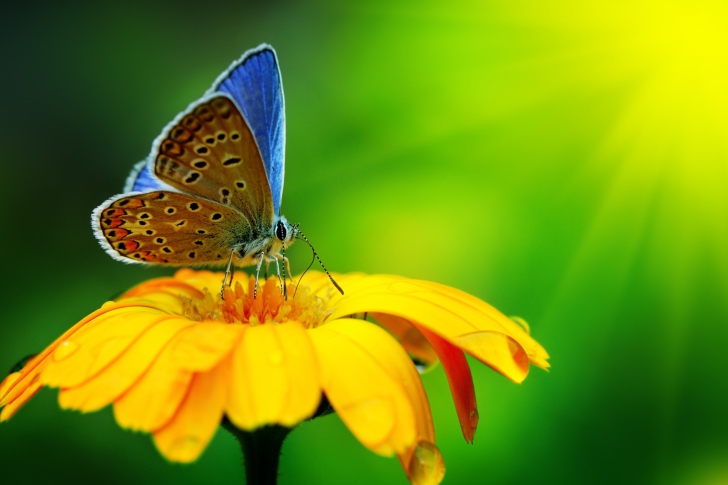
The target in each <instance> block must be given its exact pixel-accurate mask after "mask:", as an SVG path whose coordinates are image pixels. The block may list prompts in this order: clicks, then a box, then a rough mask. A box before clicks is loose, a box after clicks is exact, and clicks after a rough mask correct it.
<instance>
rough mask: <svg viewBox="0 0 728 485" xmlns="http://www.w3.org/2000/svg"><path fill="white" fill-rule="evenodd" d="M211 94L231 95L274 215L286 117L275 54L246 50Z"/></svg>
mask: <svg viewBox="0 0 728 485" xmlns="http://www.w3.org/2000/svg"><path fill="white" fill-rule="evenodd" d="M212 92H223V93H227V94H229V95H230V96H232V98H233V99H234V100H235V102H236V103H237V104H238V106H239V107H240V109H242V111H243V115H244V116H245V118H246V119H247V120H248V124H249V125H250V128H251V129H252V130H253V136H255V141H256V142H257V143H258V148H259V149H260V154H261V156H262V157H263V164H264V165H265V171H266V174H267V175H268V184H269V185H270V191H271V194H272V196H273V208H274V209H275V214H276V215H278V214H279V213H280V207H281V197H282V196H283V175H284V172H285V145H286V119H285V117H286V115H285V110H284V100H283V85H282V84H281V73H280V70H279V68H278V58H277V57H276V52H275V51H274V50H273V48H272V47H271V46H269V45H267V44H261V45H259V46H258V47H256V48H255V49H251V50H249V51H248V52H246V53H245V54H243V56H242V57H241V58H240V59H239V60H237V61H235V62H234V63H233V64H232V65H231V66H230V67H229V68H228V69H227V70H226V71H225V72H223V73H222V74H221V75H220V77H218V78H217V80H216V81H215V83H214V84H213V85H212V88H210V90H209V91H208V93H212Z"/></svg>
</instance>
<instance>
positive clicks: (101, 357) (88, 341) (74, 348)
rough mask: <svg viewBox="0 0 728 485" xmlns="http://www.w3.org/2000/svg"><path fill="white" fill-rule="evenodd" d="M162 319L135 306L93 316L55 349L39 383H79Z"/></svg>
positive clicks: (51, 384)
mask: <svg viewBox="0 0 728 485" xmlns="http://www.w3.org/2000/svg"><path fill="white" fill-rule="evenodd" d="M166 318H170V317H169V316H168V315H166V314H165V313H163V312H160V311H158V310H154V309H149V308H139V307H138V306H134V307H122V308H115V309H112V310H110V311H108V312H106V313H104V314H102V315H99V316H97V317H96V318H94V319H93V320H91V321H89V322H88V323H87V324H86V325H85V326H84V327H83V328H80V329H79V330H78V332H76V333H75V334H73V335H71V336H68V337H67V338H66V339H65V340H64V341H62V342H60V343H59V344H58V345H57V346H56V348H55V350H54V351H53V354H52V356H51V357H50V359H49V360H48V366H47V367H46V368H45V369H44V370H43V374H42V381H43V384H46V385H48V386H52V387H72V386H77V385H80V384H82V383H83V382H85V381H86V380H88V379H89V378H91V377H93V376H94V375H96V374H98V373H99V372H100V371H101V370H103V369H104V368H105V367H106V366H107V365H109V364H110V363H111V362H113V361H114V360H115V359H116V358H118V357H119V355H120V354H122V353H124V351H126V349H127V348H129V347H131V346H132V345H133V344H134V343H135V341H136V340H137V339H138V338H139V337H140V335H143V334H144V332H146V331H147V330H148V329H149V328H152V327H154V326H155V325H156V324H157V323H158V322H159V321H160V320H163V319H166ZM172 318H173V317H172Z"/></svg>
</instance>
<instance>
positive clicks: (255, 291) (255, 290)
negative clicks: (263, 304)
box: [253, 251, 265, 300]
mask: <svg viewBox="0 0 728 485" xmlns="http://www.w3.org/2000/svg"><path fill="white" fill-rule="evenodd" d="M263 259H265V253H264V252H262V251H261V253H260V259H259V260H258V264H257V266H256V267H255V288H254V289H253V300H255V299H256V298H257V297H258V277H259V276H260V267H261V266H263Z"/></svg>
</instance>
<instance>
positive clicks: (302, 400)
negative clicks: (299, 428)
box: [226, 322, 321, 430]
mask: <svg viewBox="0 0 728 485" xmlns="http://www.w3.org/2000/svg"><path fill="white" fill-rule="evenodd" d="M241 328H245V331H244V332H243V336H242V340H241V342H240V344H239V345H238V346H237V349H236V350H235V352H234V355H233V359H232V373H231V374H232V377H231V379H232V381H231V382H232V388H231V392H230V397H229V400H228V403H227V408H226V412H227V415H228V417H229V418H230V421H232V422H233V424H235V426H237V427H238V428H240V429H245V430H252V429H255V428H258V427H260V426H264V425H267V424H280V425H282V426H289V427H290V426H294V425H296V424H298V423H299V422H301V421H302V420H304V419H306V418H308V417H309V416H311V415H312V414H313V413H314V412H315V411H316V408H317V406H318V404H319V401H320V399H321V388H320V387H319V383H318V370H317V369H318V363H317V361H316V356H315V354H314V352H313V347H312V345H311V341H310V339H309V334H308V332H307V331H306V329H305V328H304V327H303V326H302V325H301V324H299V323H298V322H287V323H283V324H266V325H257V326H250V327H247V328H246V327H241Z"/></svg>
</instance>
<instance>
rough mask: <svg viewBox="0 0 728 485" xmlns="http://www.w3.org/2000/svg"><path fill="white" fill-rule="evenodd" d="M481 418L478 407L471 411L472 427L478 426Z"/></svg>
mask: <svg viewBox="0 0 728 485" xmlns="http://www.w3.org/2000/svg"><path fill="white" fill-rule="evenodd" d="M479 420H480V414H478V410H477V409H473V410H472V411H470V427H471V428H472V429H475V428H477V427H478V421H479Z"/></svg>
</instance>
